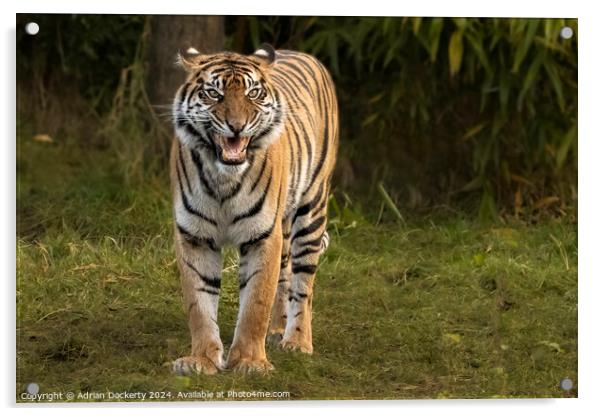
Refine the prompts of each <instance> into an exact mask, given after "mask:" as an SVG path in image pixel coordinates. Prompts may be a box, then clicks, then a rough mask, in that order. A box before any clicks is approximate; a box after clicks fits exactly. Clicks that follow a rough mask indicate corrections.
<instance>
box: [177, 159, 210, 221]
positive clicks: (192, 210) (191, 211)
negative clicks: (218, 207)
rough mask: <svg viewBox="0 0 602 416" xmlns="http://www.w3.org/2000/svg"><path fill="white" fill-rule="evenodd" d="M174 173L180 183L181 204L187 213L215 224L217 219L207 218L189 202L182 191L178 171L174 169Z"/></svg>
mask: <svg viewBox="0 0 602 416" xmlns="http://www.w3.org/2000/svg"><path fill="white" fill-rule="evenodd" d="M176 174H177V175H178V184H179V185H180V195H181V196H182V204H183V205H184V209H186V211H187V212H188V213H189V214H193V215H196V216H197V217H199V218H201V219H203V220H205V221H207V222H208V223H209V224H213V225H215V226H217V221H215V220H214V219H212V218H209V217H208V216H206V215H205V214H203V213H202V212H201V211H198V210H197V209H195V208H194V207H193V206H192V205H190V202H189V201H188V197H187V196H186V192H184V187H183V186H182V179H181V178H180V171H178V170H176Z"/></svg>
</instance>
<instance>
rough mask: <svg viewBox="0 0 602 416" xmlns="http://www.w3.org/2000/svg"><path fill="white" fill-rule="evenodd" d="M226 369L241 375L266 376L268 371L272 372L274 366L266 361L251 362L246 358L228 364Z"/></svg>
mask: <svg viewBox="0 0 602 416" xmlns="http://www.w3.org/2000/svg"><path fill="white" fill-rule="evenodd" d="M228 369H230V370H232V371H234V372H235V373H241V374H250V373H259V374H267V373H268V372H270V371H273V370H274V366H273V365H272V363H270V362H269V361H268V360H267V359H263V360H251V359H246V358H241V359H239V360H237V361H236V362H231V363H228Z"/></svg>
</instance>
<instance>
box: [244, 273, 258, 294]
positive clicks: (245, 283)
mask: <svg viewBox="0 0 602 416" xmlns="http://www.w3.org/2000/svg"><path fill="white" fill-rule="evenodd" d="M260 271H261V270H255V271H254V272H253V273H251V274H250V275H249V276H248V277H247V278H246V279H245V281H244V282H241V283H240V289H241V290H242V289H244V288H245V287H246V286H247V283H249V281H250V280H251V279H252V278H253V277H255V276H256V275H258V274H259V272H260Z"/></svg>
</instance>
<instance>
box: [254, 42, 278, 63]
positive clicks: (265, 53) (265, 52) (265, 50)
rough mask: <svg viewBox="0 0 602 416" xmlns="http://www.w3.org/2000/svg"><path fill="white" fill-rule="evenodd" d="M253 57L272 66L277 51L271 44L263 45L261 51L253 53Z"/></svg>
mask: <svg viewBox="0 0 602 416" xmlns="http://www.w3.org/2000/svg"><path fill="white" fill-rule="evenodd" d="M253 56H256V57H258V58H260V59H261V60H262V61H264V62H265V63H267V64H268V65H271V64H272V63H273V62H274V61H275V60H276V51H275V50H274V47H273V46H272V45H270V44H269V43H263V44H262V45H261V46H260V47H259V49H257V50H256V51H255V52H253Z"/></svg>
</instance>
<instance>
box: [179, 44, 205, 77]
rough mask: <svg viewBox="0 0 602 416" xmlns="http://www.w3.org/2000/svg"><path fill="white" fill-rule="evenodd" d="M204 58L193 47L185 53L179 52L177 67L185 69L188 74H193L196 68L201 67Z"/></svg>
mask: <svg viewBox="0 0 602 416" xmlns="http://www.w3.org/2000/svg"><path fill="white" fill-rule="evenodd" d="M203 58H204V56H203V55H201V53H200V52H199V51H198V50H196V49H195V48H193V47H190V48H188V49H186V50H185V51H182V50H181V51H180V52H178V55H177V58H176V65H177V66H179V67H180V68H184V70H186V72H191V71H193V70H194V69H195V67H197V66H199V65H200V64H201V62H202V61H203Z"/></svg>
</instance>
